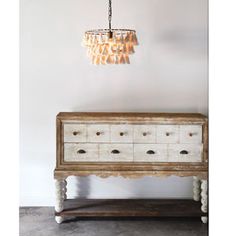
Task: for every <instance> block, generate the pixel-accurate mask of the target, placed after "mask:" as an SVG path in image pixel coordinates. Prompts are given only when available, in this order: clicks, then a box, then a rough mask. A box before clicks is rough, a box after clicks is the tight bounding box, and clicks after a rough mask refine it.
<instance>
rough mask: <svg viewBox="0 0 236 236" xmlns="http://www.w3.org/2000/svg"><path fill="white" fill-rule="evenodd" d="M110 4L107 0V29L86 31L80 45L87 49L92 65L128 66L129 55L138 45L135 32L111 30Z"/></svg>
mask: <svg viewBox="0 0 236 236" xmlns="http://www.w3.org/2000/svg"><path fill="white" fill-rule="evenodd" d="M111 18H112V2H111V0H109V8H108V21H109V28H108V29H96V30H88V31H86V32H85V34H84V38H83V43H82V45H83V46H85V47H87V54H88V57H89V58H90V59H91V61H92V64H94V65H106V64H130V60H129V55H130V54H133V53H134V46H136V45H138V40H137V36H136V31H135V30H130V29H112V28H111Z"/></svg>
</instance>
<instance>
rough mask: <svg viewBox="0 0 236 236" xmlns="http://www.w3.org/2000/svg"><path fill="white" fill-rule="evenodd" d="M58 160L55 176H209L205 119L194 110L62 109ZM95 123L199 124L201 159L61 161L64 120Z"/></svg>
mask: <svg viewBox="0 0 236 236" xmlns="http://www.w3.org/2000/svg"><path fill="white" fill-rule="evenodd" d="M56 122H57V149H56V150H57V151H56V153H57V163H56V169H55V171H54V177H55V178H56V179H57V178H66V177H68V176H71V175H74V176H88V175H97V176H100V177H109V176H123V177H127V178H139V177H142V176H170V175H175V176H197V177H199V178H200V179H207V175H208V119H207V117H205V116H204V115H202V114H196V113H103V112H97V113H95V112H93V113H80V112H68V113H67V112H65V113H63V112H62V113H59V114H58V115H57V120H56ZM64 122H71V123H73V122H75V123H78V122H79V123H81V124H83V123H86V124H87V123H88V122H91V123H96V124H102V123H105V124H122V123H125V124H173V125H181V124H190V125H191V124H198V125H202V127H203V130H202V135H203V137H202V140H203V155H202V162H196V163H193V162H191V163H188V162H187V163H186V162H178V163H177V162H175V163H170V162H159V163H157V162H149V163H147V162H140V163H135V162H132V163H131V162H128V163H127V162H125V163H124V162H123V163H122V162H112V163H111V162H99V163H91V162H83V163H81V162H80V163H75V164H72V163H65V162H63V145H64V144H63V123H64Z"/></svg>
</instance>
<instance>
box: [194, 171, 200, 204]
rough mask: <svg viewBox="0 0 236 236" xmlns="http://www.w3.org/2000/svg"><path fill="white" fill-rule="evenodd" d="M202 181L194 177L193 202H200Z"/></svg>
mask: <svg viewBox="0 0 236 236" xmlns="http://www.w3.org/2000/svg"><path fill="white" fill-rule="evenodd" d="M200 186H201V181H200V179H199V178H198V177H196V176H194V177H193V200H194V201H200V193H201V189H200Z"/></svg>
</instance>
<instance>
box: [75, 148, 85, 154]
mask: <svg viewBox="0 0 236 236" xmlns="http://www.w3.org/2000/svg"><path fill="white" fill-rule="evenodd" d="M77 153H79V154H84V153H86V151H85V150H83V149H80V150H78V151H77Z"/></svg>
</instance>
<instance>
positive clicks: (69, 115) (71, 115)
mask: <svg viewBox="0 0 236 236" xmlns="http://www.w3.org/2000/svg"><path fill="white" fill-rule="evenodd" d="M57 118H58V119H86V118H88V119H91V118H95V119H98V118H119V119H122V118H124V119H127V118H128V119H135V118H143V119H145V118H148V119H150V118H151V119H155V118H157V119H158V118H159V119H184V120H185V119H189V120H206V119H207V117H206V116H205V115H203V114H200V113H141V112H60V113H58V115H57Z"/></svg>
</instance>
